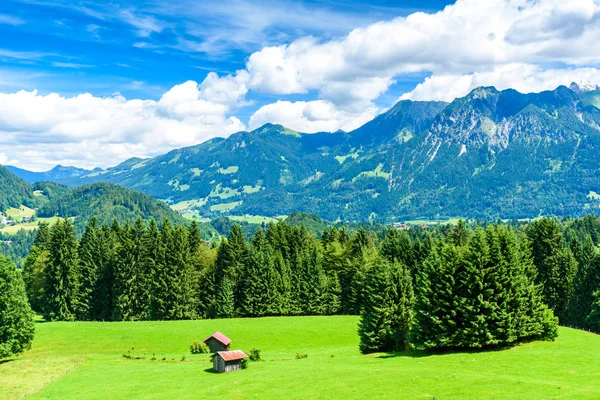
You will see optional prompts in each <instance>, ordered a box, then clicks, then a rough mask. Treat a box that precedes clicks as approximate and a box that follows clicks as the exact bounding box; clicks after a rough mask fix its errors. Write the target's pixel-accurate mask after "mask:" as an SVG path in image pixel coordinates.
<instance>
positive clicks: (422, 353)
mask: <svg viewBox="0 0 600 400" xmlns="http://www.w3.org/2000/svg"><path fill="white" fill-rule="evenodd" d="M513 347H515V346H502V347H490V348H483V349H460V348H447V349H438V350H406V351H399V352H389V353H385V354H382V355H380V356H377V358H383V359H387V358H396V357H409V358H422V357H430V356H440V355H445V354H478V353H496V352H499V351H504V350H508V349H511V348H513Z"/></svg>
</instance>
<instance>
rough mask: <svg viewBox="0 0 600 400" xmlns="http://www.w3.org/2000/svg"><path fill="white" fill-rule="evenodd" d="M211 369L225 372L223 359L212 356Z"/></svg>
mask: <svg viewBox="0 0 600 400" xmlns="http://www.w3.org/2000/svg"><path fill="white" fill-rule="evenodd" d="M213 369H214V370H215V371H217V372H225V361H224V360H223V359H222V358H221V357H219V356H215V357H213Z"/></svg>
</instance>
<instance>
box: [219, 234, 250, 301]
mask: <svg viewBox="0 0 600 400" xmlns="http://www.w3.org/2000/svg"><path fill="white" fill-rule="evenodd" d="M245 251H246V241H245V240H244V236H243V234H242V228H241V227H240V226H239V225H238V224H234V225H233V226H232V228H231V232H230V233H229V236H228V238H227V239H226V240H223V241H221V244H220V245H219V248H218V250H217V259H216V260H215V266H216V268H215V274H216V275H215V282H216V284H217V286H220V283H221V281H222V280H223V279H225V278H227V279H229V280H230V282H231V284H233V287H234V289H233V291H234V299H235V305H234V307H235V309H238V308H239V306H240V303H241V288H240V286H239V280H240V274H241V271H242V268H243V265H242V258H243V257H244V254H245Z"/></svg>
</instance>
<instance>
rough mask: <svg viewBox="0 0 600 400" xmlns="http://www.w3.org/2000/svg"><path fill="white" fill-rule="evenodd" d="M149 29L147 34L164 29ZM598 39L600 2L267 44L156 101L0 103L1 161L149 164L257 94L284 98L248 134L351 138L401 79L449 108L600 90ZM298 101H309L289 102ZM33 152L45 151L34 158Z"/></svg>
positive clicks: (435, 18) (470, 7) (467, 6)
mask: <svg viewBox="0 0 600 400" xmlns="http://www.w3.org/2000/svg"><path fill="white" fill-rule="evenodd" d="M142 22H144V23H143V24H142V23H140V26H139V29H140V35H141V36H143V34H144V33H145V32H155V31H156V32H160V30H162V29H163V27H162V26H159V25H156V24H155V21H153V20H150V19H148V20H144V21H142ZM599 42H600V0H569V1H565V0H536V1H534V0H485V1H482V0H457V2H456V3H455V4H453V5H450V6H447V7H446V8H445V9H443V10H442V11H439V12H435V13H434V12H432V13H426V12H417V13H414V14H411V15H409V16H407V17H400V18H395V19H392V20H389V21H382V22H377V23H374V24H371V25H368V26H364V27H361V28H357V29H354V30H352V31H350V33H348V34H347V35H346V36H342V37H338V38H336V39H333V40H327V41H323V40H320V39H319V38H316V37H304V38H300V39H297V40H295V41H293V42H291V43H288V44H284V45H278V46H269V47H265V48H263V49H261V50H260V51H257V52H255V53H253V54H251V55H250V56H249V57H248V59H247V62H246V65H245V68H244V69H242V70H240V71H237V72H236V73H235V74H232V75H227V76H218V75H217V74H214V73H210V74H208V76H207V77H206V79H205V80H204V81H203V82H202V83H201V84H199V85H198V84H196V83H195V82H186V83H183V84H181V85H178V86H175V87H173V88H172V89H171V90H169V91H168V92H166V93H165V94H164V95H163V96H162V97H161V98H160V99H159V100H156V101H154V100H127V99H124V98H123V97H121V96H114V97H111V98H97V97H94V96H91V95H88V94H84V95H81V96H76V97H73V98H64V97H61V96H59V95H57V94H50V95H47V96H40V95H39V94H37V93H36V92H18V93H13V94H0V134H1V136H2V139H0V142H1V143H0V144H3V145H4V148H3V149H0V152H2V157H3V158H2V159H10V160H13V159H14V160H18V161H19V163H21V164H23V165H28V166H41V165H42V164H43V165H49V164H51V163H52V162H53V160H54V159H56V160H58V159H61V160H65V159H73V163H76V164H78V165H85V166H92V165H95V164H98V163H99V162H97V161H96V160H101V161H102V162H101V163H100V164H101V165H104V166H106V165H110V163H111V162H113V161H117V160H118V161H120V160H122V159H123V158H126V157H128V156H130V155H138V156H146V155H154V154H157V153H159V152H161V151H165V150H167V149H169V148H172V147H178V146H182V145H188V144H192V143H196V142H201V141H203V140H206V139H208V138H211V137H214V136H226V135H228V134H230V133H231V132H233V131H236V130H239V129H242V128H243V127H244V126H243V124H242V122H240V120H239V119H237V118H235V117H234V116H233V115H235V113H236V110H237V109H238V108H239V107H241V106H245V105H248V104H249V103H248V102H247V100H246V97H247V94H248V93H249V92H250V91H254V92H258V93H266V94H270V95H277V96H280V98H281V100H280V101H277V102H275V103H273V104H267V105H264V106H262V107H260V108H259V109H258V110H256V111H255V113H254V115H252V116H251V117H250V119H249V121H248V123H249V125H250V127H251V128H254V127H257V126H259V125H261V124H262V123H265V122H276V123H281V124H283V125H286V126H288V127H290V128H292V129H295V130H299V131H304V132H316V131H335V130H337V129H344V130H351V129H353V128H355V127H357V126H359V125H360V124H361V123H363V122H365V121H367V120H368V119H370V118H372V117H373V116H374V115H375V114H376V112H377V111H378V109H377V107H376V106H375V105H374V104H375V102H376V100H377V99H378V98H379V97H380V96H381V95H382V94H383V93H386V92H387V91H388V90H389V88H390V87H391V86H392V85H393V84H394V82H395V81H397V80H400V79H401V78H402V76H403V75H405V74H414V73H419V74H423V75H426V76H428V77H427V78H426V79H425V80H424V81H423V82H421V83H420V84H419V85H417V86H416V87H415V88H414V90H412V91H410V92H409V93H406V94H404V95H403V96H402V98H405V99H415V100H434V99H435V100H446V101H451V100H452V99H454V98H455V97H458V96H463V95H465V94H466V93H468V91H470V90H472V89H473V88H474V87H476V86H480V85H495V86H497V87H498V88H500V89H504V88H508V87H513V88H516V89H517V90H520V91H522V92H531V91H539V90H544V89H552V88H555V87H556V86H558V85H561V84H569V83H570V82H571V81H578V80H590V81H593V82H596V83H598V82H600V72H599V69H598V67H599V65H600V52H598V51H594V49H595V48H596V47H597V44H598V43H599ZM413 76H414V75H413ZM303 94H304V96H305V98H304V99H303V101H287V97H286V96H288V95H296V97H297V95H303ZM390 105H391V104H390ZM30 143H38V144H39V145H36V146H35V147H36V150H35V151H32V150H29V149H28V147H27V146H29V144H30ZM39 149H47V150H39ZM71 149H75V150H76V152H75V154H76V155H73V153H71V152H70V151H71ZM44 151H45V153H44V154H41V153H39V154H38V153H36V152H44ZM52 157H54V158H52ZM69 157H70V158H69ZM38 159H39V160H44V161H43V162H42V161H37V160H38ZM48 160H51V161H48Z"/></svg>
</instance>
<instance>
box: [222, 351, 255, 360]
mask: <svg viewBox="0 0 600 400" xmlns="http://www.w3.org/2000/svg"><path fill="white" fill-rule="evenodd" d="M217 354H218V355H219V356H220V357H221V358H222V359H223V360H225V361H235V360H241V359H242V358H248V356H247V355H246V353H244V352H243V351H241V350H231V351H219V352H217Z"/></svg>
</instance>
